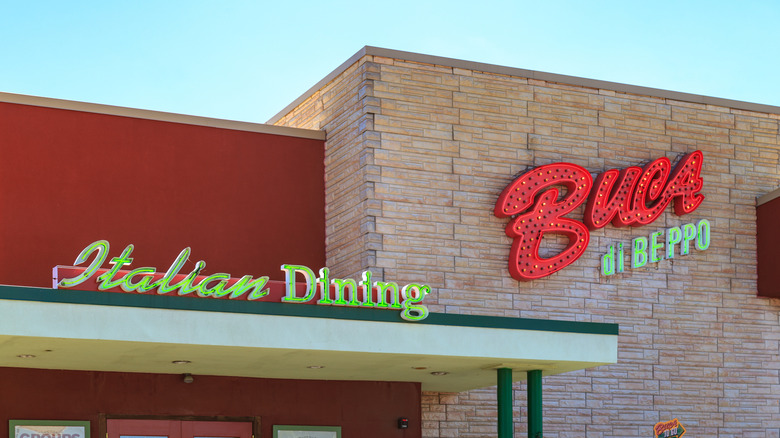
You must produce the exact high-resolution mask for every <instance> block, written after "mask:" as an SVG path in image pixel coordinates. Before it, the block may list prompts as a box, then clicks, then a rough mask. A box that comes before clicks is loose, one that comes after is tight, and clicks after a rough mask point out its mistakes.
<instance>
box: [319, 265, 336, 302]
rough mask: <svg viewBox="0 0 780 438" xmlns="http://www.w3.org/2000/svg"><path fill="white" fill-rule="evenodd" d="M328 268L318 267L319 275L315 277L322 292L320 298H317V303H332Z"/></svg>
mask: <svg viewBox="0 0 780 438" xmlns="http://www.w3.org/2000/svg"><path fill="white" fill-rule="evenodd" d="M329 272H330V271H328V268H322V269H320V276H319V278H317V284H319V285H320V286H321V287H322V289H321V291H322V293H321V294H320V299H319V300H317V304H333V300H331V299H330V280H328V273H329Z"/></svg>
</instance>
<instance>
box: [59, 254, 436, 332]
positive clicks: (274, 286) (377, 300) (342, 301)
mask: <svg viewBox="0 0 780 438" xmlns="http://www.w3.org/2000/svg"><path fill="white" fill-rule="evenodd" d="M109 247H110V245H109V243H108V241H106V240H98V241H96V242H93V243H91V244H90V245H88V246H87V247H86V248H84V249H83V250H82V251H81V253H79V255H78V256H77V257H76V261H75V262H74V265H76V266H56V267H55V268H54V275H53V277H54V284H53V286H54V288H55V289H57V288H86V289H88V290H97V291H111V292H136V293H147V292H151V291H156V293H157V294H158V295H179V296H185V295H189V296H196V297H201V298H226V299H231V300H235V299H237V300H248V301H255V300H258V301H281V302H283V303H295V304H319V305H329V306H346V307H360V308H376V309H391V310H392V309H397V310H399V311H400V313H401V318H403V319H405V320H407V321H420V320H422V319H425V318H426V317H427V316H428V313H429V312H428V308H427V307H426V306H425V305H424V304H422V301H423V299H424V298H425V296H426V295H427V294H429V293H430V291H431V288H430V286H426V285H424V284H417V283H410V284H407V285H405V286H403V287H399V285H398V284H397V283H393V282H382V281H372V273H371V271H364V272H363V274H362V281H359V282H358V281H355V280H353V279H350V278H333V277H331V276H330V272H329V270H328V268H322V269H320V270H319V275H316V274H314V271H312V270H311V269H310V268H308V267H306V266H302V265H287V264H285V265H282V266H281V269H282V271H284V274H285V281H284V282H283V284H282V282H279V281H271V280H269V277H267V276H262V277H258V278H253V277H252V276H251V275H244V276H243V277H241V278H233V277H231V275H230V274H226V273H222V272H218V273H214V274H210V275H201V271H203V269H204V268H205V267H206V262H204V261H203V260H199V261H198V262H196V263H195V265H194V267H193V268H192V270H191V271H190V272H189V273H188V274H180V273H179V272H180V271H181V270H182V269H183V268H184V266H185V264H186V263H187V262H188V261H189V256H190V248H185V249H184V250H182V251H181V252H180V253H179V255H178V256H177V257H176V259H175V260H174V261H173V263H172V264H171V266H170V267H169V268H168V270H167V271H166V272H164V273H163V272H158V271H157V268H155V267H138V268H135V269H132V270H130V271H128V270H123V269H122V268H123V267H125V266H128V265H130V264H131V263H132V262H133V258H132V257H130V255H131V254H132V252H133V249H134V246H133V245H127V246H126V247H125V249H124V250H123V251H122V253H121V254H120V255H119V256H117V257H113V258H111V259H110V261H109V262H108V263H109V264H110V265H111V267H110V268H103V267H102V266H103V264H104V263H105V262H106V260H107V259H108V251H109ZM90 259H91V260H92V261H91V262H90V263H89V264H88V265H86V266H78V265H83V264H85V263H87V262H88V261H89V260H90ZM190 263H191V262H190ZM299 276H302V277H303V282H297V281H296V279H297V278H298V277H299ZM315 299H316V300H315Z"/></svg>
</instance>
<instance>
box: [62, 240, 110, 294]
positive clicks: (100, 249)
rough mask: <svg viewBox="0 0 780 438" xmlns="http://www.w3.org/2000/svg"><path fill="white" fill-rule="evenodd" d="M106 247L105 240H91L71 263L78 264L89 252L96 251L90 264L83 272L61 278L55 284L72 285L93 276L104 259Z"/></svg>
mask: <svg viewBox="0 0 780 438" xmlns="http://www.w3.org/2000/svg"><path fill="white" fill-rule="evenodd" d="M108 247H109V245H108V241H107V240H98V241H97V242H92V243H91V244H89V246H87V247H86V248H84V249H83V250H82V251H81V253H79V255H78V257H76V261H75V262H73V265H74V266H78V265H80V264H82V263H84V262H86V261H87V258H89V256H90V254H92V253H93V252H95V251H97V254H96V255H95V260H92V264H90V265H89V267H88V268H87V269H85V270H84V272H82V273H81V274H79V275H77V276H75V277H73V278H63V279H62V280H61V281H60V282H59V283H57V286H60V287H73V286H76V285H79V284H81V283H83V282H85V281H87V279H88V278H89V277H91V276H93V275H94V274H95V272H96V271H97V270H98V269H99V268H100V267H101V266H102V265H103V262H105V261H106V256H107V255H108Z"/></svg>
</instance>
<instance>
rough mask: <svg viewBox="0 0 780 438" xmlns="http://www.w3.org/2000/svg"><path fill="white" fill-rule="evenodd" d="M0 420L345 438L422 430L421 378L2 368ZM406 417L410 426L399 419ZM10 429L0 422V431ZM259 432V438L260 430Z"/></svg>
mask: <svg viewBox="0 0 780 438" xmlns="http://www.w3.org/2000/svg"><path fill="white" fill-rule="evenodd" d="M0 388H2V396H0V421H2V422H3V424H8V420H11V419H19V420H82V421H85V420H89V421H90V422H91V429H92V437H94V438H99V437H102V436H105V430H101V427H102V426H101V424H100V421H99V419H100V417H101V415H103V416H105V417H106V418H112V417H128V416H139V417H142V416H143V417H148V416H153V417H168V418H170V417H188V418H190V417H198V418H200V417H202V418H204V419H213V418H215V417H221V416H225V417H230V418H235V417H260V424H261V429H260V433H261V437H262V438H270V437H271V436H272V435H271V430H272V426H273V425H274V424H294V425H320V426H327V425H332V426H342V437H344V438H350V437H352V438H366V437H371V438H419V437H420V436H421V434H422V432H421V426H420V423H421V417H420V415H421V414H420V385H419V383H395V382H345V381H322V380H278V379H250V378H240V377H218V376H198V375H196V376H194V382H193V383H190V384H187V383H184V382H183V381H182V377H181V376H180V375H178V374H142V373H110V372H94V371H62V370H35V369H24V368H0ZM399 417H407V418H409V429H405V430H400V429H398V427H397V420H398V418H399ZM7 437H8V429H7V428H0V438H7ZM261 437H256V438H261Z"/></svg>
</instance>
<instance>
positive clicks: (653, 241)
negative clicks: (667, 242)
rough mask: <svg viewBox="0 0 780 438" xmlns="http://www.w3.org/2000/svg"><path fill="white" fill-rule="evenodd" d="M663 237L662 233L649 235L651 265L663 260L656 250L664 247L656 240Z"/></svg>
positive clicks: (657, 232)
mask: <svg viewBox="0 0 780 438" xmlns="http://www.w3.org/2000/svg"><path fill="white" fill-rule="evenodd" d="M663 235H664V232H663V231H656V232H655V233H653V234H651V235H650V261H651V262H653V263H658V262H660V261H661V260H663V259H664V258H663V257H662V256H661V255H659V254H658V250H659V249H662V248H663V247H664V243H663V242H658V238H659V237H661V236H663Z"/></svg>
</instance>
